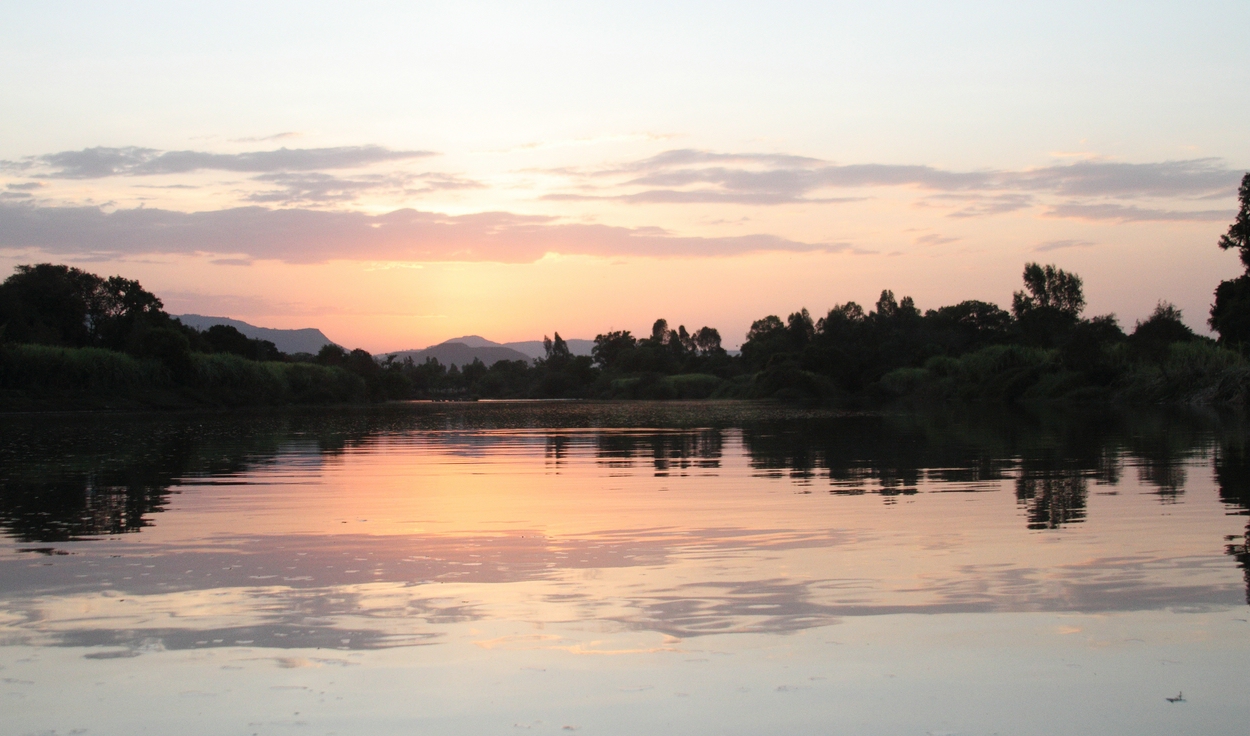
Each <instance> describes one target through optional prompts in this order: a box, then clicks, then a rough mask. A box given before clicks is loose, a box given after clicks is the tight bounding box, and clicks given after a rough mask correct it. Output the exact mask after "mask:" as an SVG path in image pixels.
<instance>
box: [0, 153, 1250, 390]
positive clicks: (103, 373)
mask: <svg viewBox="0 0 1250 736" xmlns="http://www.w3.org/2000/svg"><path fill="white" fill-rule="evenodd" d="M1239 199H1240V209H1239V212H1238V215H1237V218H1236V220H1235V221H1234V223H1233V224H1232V225H1231V226H1230V227H1229V230H1228V233H1227V234H1226V235H1225V236H1224V237H1222V238H1221V239H1220V242H1219V246H1220V247H1221V248H1225V249H1229V248H1236V249H1238V250H1239V251H1240V252H1241V259H1242V263H1243V264H1244V265H1245V266H1246V272H1245V274H1243V275H1242V276H1240V277H1239V278H1237V279H1233V280H1230V281H1225V282H1222V283H1221V284H1220V285H1219V286H1218V288H1217V289H1216V293H1215V304H1214V305H1213V306H1212V308H1211V317H1210V320H1209V324H1210V326H1211V327H1212V329H1213V330H1215V331H1216V332H1217V333H1218V334H1219V340H1218V341H1215V340H1212V339H1210V338H1207V337H1203V336H1199V335H1196V334H1195V333H1194V332H1193V331H1192V330H1191V329H1190V328H1189V327H1187V326H1186V325H1185V324H1184V322H1183V321H1182V320H1181V316H1182V315H1181V312H1180V310H1178V309H1176V308H1175V307H1174V306H1172V305H1170V304H1167V303H1164V302H1160V303H1159V305H1158V307H1157V308H1156V309H1155V311H1154V313H1153V314H1152V315H1150V316H1149V317H1148V318H1147V319H1146V320H1145V321H1141V322H1138V323H1136V324H1135V325H1134V326H1133V328H1132V330H1131V331H1128V332H1126V331H1125V329H1124V328H1123V327H1122V326H1121V325H1120V324H1119V322H1118V321H1117V319H1116V317H1115V315H1101V316H1093V317H1086V316H1085V315H1084V309H1085V296H1084V292H1083V285H1082V282H1081V279H1080V277H1079V276H1077V275H1076V274H1071V273H1067V272H1065V271H1063V270H1061V269H1058V268H1056V267H1055V266H1053V265H1048V266H1042V265H1039V264H1036V263H1030V264H1027V265H1026V266H1025V268H1024V274H1023V281H1024V284H1023V286H1024V288H1023V289H1022V290H1021V291H1018V292H1016V293H1015V295H1014V297H1013V299H1012V303H1011V307H1010V310H1006V309H1003V308H1001V307H999V306H998V305H995V304H991V303H988V302H981V301H964V302H960V303H958V304H954V305H951V306H945V307H941V308H939V309H930V310H927V311H924V312H922V311H921V310H920V309H919V308H918V307H917V306H916V305H915V303H914V301H913V300H912V299H911V298H910V297H903V298H902V299H897V298H895V296H894V293H893V292H892V291H889V290H886V291H883V292H882V293H881V297H880V298H879V299H878V300H877V302H876V304H875V305H873V308H872V309H869V310H866V309H865V308H864V307H862V306H860V305H859V304H856V303H855V302H847V303H845V304H840V305H837V306H835V307H833V308H832V309H830V310H829V311H828V312H827V313H826V314H825V315H824V316H821V317H819V318H815V319H814V318H813V317H812V315H811V314H809V312H808V311H807V309H805V308H801V309H799V310H798V311H795V312H793V313H791V314H789V316H788V317H787V318H786V319H784V320H783V319H781V318H780V317H778V316H776V315H769V316H767V317H764V318H763V319H759V320H756V321H755V322H754V323H753V324H752V325H751V329H750V331H749V332H748V333H747V335H746V339H745V342H744V343H743V344H742V349H741V353H740V354H738V355H731V354H729V353H728V352H727V351H726V350H725V349H724V348H723V347H722V345H721V336H720V333H719V332H718V331H717V330H716V329H714V328H711V327H702V328H700V329H697V330H694V331H687V329H686V327H685V326H684V325H679V326H678V327H677V328H676V329H672V328H670V326H669V324H668V322H667V321H666V320H664V319H659V320H656V322H655V324H654V325H653V326H652V329H651V333H650V334H649V335H646V336H643V337H635V336H634V335H633V334H631V333H630V332H629V331H615V332H608V333H605V334H600V335H597V336H596V337H595V345H594V349H593V351H592V354H591V355H590V356H576V355H573V354H572V353H571V352H570V351H569V349H568V346H567V345H566V344H565V342H564V340H563V339H561V337H560V335H559V333H558V332H557V333H554V334H555V336H554V338H544V345H545V347H546V354H545V356H544V357H543V358H540V359H538V360H535V361H533V362H530V361H522V360H518V361H500V362H497V363H495V364H494V365H490V366H487V365H485V364H483V363H482V362H481V361H474V362H473V363H470V364H468V365H465V366H444V365H442V364H440V363H439V362H438V361H436V360H433V359H430V360H427V361H426V362H424V363H415V362H413V361H412V360H411V358H409V359H405V360H402V361H400V360H395V359H394V357H393V356H391V357H387V358H384V359H378V358H375V357H374V356H372V355H370V354H369V353H368V352H366V351H364V350H359V349H357V350H351V351H348V350H345V349H344V348H342V347H339V346H337V345H327V346H325V347H324V348H323V349H322V350H321V351H320V352H319V353H318V354H317V355H308V354H301V355H285V354H283V353H281V352H279V351H278V350H277V348H276V347H275V346H274V345H273V343H270V342H267V341H262V340H255V339H249V338H247V337H246V336H244V335H243V334H241V333H240V332H238V330H236V329H235V328H233V327H228V326H224V325H219V326H214V327H211V328H209V329H208V330H205V331H202V332H201V331H199V330H196V329H193V328H191V327H189V326H187V325H184V324H182V323H181V322H179V321H178V320H177V319H175V318H173V317H171V316H169V315H168V314H166V313H165V312H164V310H163V305H162V303H161V300H160V299H159V298H157V297H156V296H155V295H154V294H152V293H150V292H148V291H145V290H144V289H143V288H142V287H141V286H140V285H139V283H138V282H137V281H131V280H128V279H125V278H122V277H120V276H113V277H110V278H102V277H100V276H97V275H95V274H91V273H87V272H85V271H82V270H79V269H77V268H71V267H68V266H63V265H53V264H39V265H34V266H19V267H18V268H17V269H16V272H15V273H14V274H13V275H12V276H10V277H9V278H8V279H7V280H5V281H4V283H3V284H0V405H2V406H6V407H9V408H20V407H23V406H29V407H32V408H38V407H49V406H66V407H93V406H127V405H144V406H154V405H155V406H163V405H169V406H183V405H224V406H247V405H281V404H300V403H341V402H364V401H375V402H376V401H387V400H403V399H449V400H450V399H477V398H603V399H702V398H772V399H786V400H817V401H826V402H853V403H854V402H858V403H867V402H887V401H1008V402H1010V401H1028V400H1039V401H1045V400H1072V401H1090V400H1098V401H1122V402H1130V403H1158V402H1186V403H1230V404H1244V403H1245V402H1246V400H1247V398H1248V397H1250V363H1248V362H1247V360H1246V357H1245V351H1246V349H1247V346H1250V174H1247V175H1246V176H1245V178H1243V180H1242V183H1241V188H1240V191H1239Z"/></svg>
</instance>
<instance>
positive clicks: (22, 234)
mask: <svg viewBox="0 0 1250 736" xmlns="http://www.w3.org/2000/svg"><path fill="white" fill-rule="evenodd" d="M0 247H4V248H39V249H41V250H44V251H46V252H49V253H54V254H76V255H77V254H82V255H89V254H96V255H98V254H117V255H125V254H144V253H167V254H176V253H216V254H223V255H228V256H243V257H246V258H254V259H277V260H281V261H286V262H289V263H317V262H324V261H328V260H335V259H343V260H356V261H404V262H428V261H494V262H506V263H530V262H533V261H536V260H538V259H539V258H541V257H543V255H545V254H547V253H562V254H566V255H592V256H616V255H642V256H657V257H664V256H730V255H739V254H744V253H751V252H761V251H783V252H827V253H832V252H859V251H857V249H855V248H854V247H853V246H852V245H850V244H848V243H805V242H800V241H795V240H789V239H786V238H781V237H777V236H773V235H764V234H757V235H742V236H733V237H684V236H679V235H674V234H672V233H670V232H668V231H665V230H662V229H660V228H654V227H642V228H625V227H612V226H607V225H595V224H580V223H566V222H561V221H559V220H557V219H555V218H552V217H542V216H527V215H516V214H511V213H507V212H485V213H480V214H472V215H461V216H451V215H443V214H439V213H434V212H420V211H417V210H411V209H401V210H396V211H394V212H390V213H387V214H383V215H368V214H364V213H359V212H327V211H321V210H312V209H301V208H289V209H278V210H271V209H267V208H264V207H236V208H231V209H224V210H216V211H209V212H174V211H170V210H162V209H156V208H136V209H121V210H117V211H114V212H105V211H104V210H102V209H100V208H98V207H39V206H32V205H5V204H0Z"/></svg>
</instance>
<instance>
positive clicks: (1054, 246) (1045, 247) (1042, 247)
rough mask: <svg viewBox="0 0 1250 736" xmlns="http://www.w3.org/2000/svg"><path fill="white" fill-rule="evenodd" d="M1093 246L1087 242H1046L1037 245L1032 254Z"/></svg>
mask: <svg viewBox="0 0 1250 736" xmlns="http://www.w3.org/2000/svg"><path fill="white" fill-rule="evenodd" d="M1093 245H1094V244H1093V243H1091V242H1090V241H1088V240H1048V241H1046V242H1045V243H1039V244H1038V245H1037V247H1035V248H1034V249H1033V252H1034V253H1049V252H1051V251H1055V250H1063V249H1064V248H1089V247H1092V246H1093Z"/></svg>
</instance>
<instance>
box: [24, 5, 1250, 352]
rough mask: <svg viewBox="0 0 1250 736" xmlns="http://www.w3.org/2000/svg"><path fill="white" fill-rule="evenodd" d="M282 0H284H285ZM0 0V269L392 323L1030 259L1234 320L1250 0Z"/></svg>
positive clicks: (682, 306) (543, 321)
mask: <svg viewBox="0 0 1250 736" xmlns="http://www.w3.org/2000/svg"><path fill="white" fill-rule="evenodd" d="M258 5H259V6H261V7H258ZM1005 5H1008V4H991V3H945V4H936V3H919V2H916V3H906V2H899V3H872V4H869V3H856V4H851V3H797V2H794V3H777V2H774V3H768V4H763V3H752V4H745V3H726V2H719V3H696V2H689V3H683V4H680V5H677V4H673V3H645V2H630V3H612V4H607V3H598V4H592V3H543V4H539V3H532V4H521V3H499V4H491V3H473V2H456V3H435V2H428V3H370V2H358V3H350V4H347V3H344V4H322V3H311V2H302V3H289V4H282V3H263V4H258V3H229V2H218V3H212V4H197V5H190V4H188V5H182V4H178V3H169V2H162V3H107V4H105V3H57V2H42V3H19V2H8V1H0V17H2V18H3V22H2V23H0V65H2V68H3V69H4V73H3V74H2V75H0V121H2V122H0V272H2V273H3V274H5V275H7V274H8V273H9V272H11V268H12V266H14V265H16V264H21V263H32V262H41V261H54V262H62V263H70V264H73V265H77V266H79V267H81V268H84V269H87V270H90V271H94V272H97V273H102V274H106V275H109V274H114V273H120V274H122V275H125V276H128V277H131V278H137V279H139V280H140V281H141V282H142V283H143V284H144V286H145V287H147V288H148V289H150V290H152V291H154V292H156V293H157V294H158V295H159V296H161V297H162V298H163V299H164V302H165V306H166V308H167V310H168V311H169V312H171V313H175V314H177V313H188V312H193V313H199V314H207V315H216V316H228V317H234V318H237V319H242V320H245V321H248V322H251V323H253V324H258V325H262V326H267V327H319V328H321V329H322V330H323V331H324V332H325V333H326V334H327V335H328V336H329V337H330V338H331V339H333V340H335V341H336V342H339V343H341V344H344V345H346V346H348V347H363V348H365V349H366V350H370V351H372V352H383V351H388V350H398V349H404V348H413V347H423V346H426V345H429V344H432V343H436V342H440V341H442V340H444V339H447V338H450V337H455V336H459V335H464V334H470V333H472V334H480V335H483V336H485V337H487V338H490V339H493V340H498V341H501V342H502V341H510V340H529V339H536V338H539V337H541V336H542V335H543V334H551V333H552V332H553V331H556V330H558V331H559V332H560V333H561V335H563V336H564V337H566V338H568V337H581V338H590V337H593V336H594V335H595V334H596V333H599V332H604V331H606V330H608V329H629V330H633V331H634V332H635V333H640V332H649V330H650V325H651V323H652V321H654V320H655V318H657V317H665V318H667V319H668V320H669V322H670V323H671V324H672V325H674V326H675V325H678V324H684V325H686V326H687V327H689V328H691V329H694V328H698V327H700V326H703V325H710V326H713V327H717V328H719V329H720V331H721V333H722V335H724V337H725V342H726V345H727V346H730V347H735V346H737V345H738V344H739V343H740V342H741V341H742V338H743V335H744V333H745V332H746V330H747V328H748V327H749V326H750V323H751V321H752V320H754V319H758V318H760V317H763V316H765V315H767V314H778V315H781V316H782V317H783V318H784V316H785V315H786V314H788V313H789V312H792V311H795V310H797V309H798V308H800V307H807V308H808V309H809V310H811V312H812V313H813V314H814V315H816V316H820V315H823V314H824V313H825V312H826V311H827V310H828V309H829V308H830V307H831V306H833V305H834V304H838V303H842V302H845V301H849V300H854V301H857V302H859V303H861V304H863V305H865V306H869V305H871V304H872V303H874V302H875V301H876V299H877V296H878V294H879V293H880V291H881V290H882V289H884V288H889V289H893V290H894V292H895V293H896V294H897V295H898V296H900V297H901V296H903V295H904V294H906V295H911V296H913V297H914V298H915V300H916V303H917V305H918V306H919V307H920V308H922V309H927V308H936V307H938V306H941V305H944V304H950V303H954V302H957V301H960V300H963V299H973V298H975V299H983V300H987V301H993V302H997V303H998V304H1000V305H1002V306H1007V305H1008V304H1009V303H1010V300H1011V292H1012V291H1013V290H1015V289H1018V288H1020V273H1021V270H1022V267H1023V265H1024V263H1025V262H1027V261H1034V260H1035V261H1040V262H1042V263H1055V264H1057V265H1058V266H1059V267H1061V268H1063V269H1066V270H1070V271H1075V272H1076V273H1078V274H1080V275H1081V276H1082V277H1083V278H1084V280H1085V291H1086V296H1087V298H1088V301H1089V306H1088V309H1087V314H1104V313H1108V312H1113V313H1115V314H1116V315H1117V316H1118V317H1119V319H1120V321H1121V324H1122V325H1123V326H1125V327H1126V328H1127V329H1131V328H1132V326H1133V323H1134V321H1135V320H1137V319H1141V318H1144V317H1145V316H1146V315H1147V314H1148V313H1149V312H1150V311H1151V310H1152V309H1153V308H1154V306H1155V304H1156V303H1157V302H1158V301H1159V300H1160V299H1164V300H1168V301H1171V302H1173V303H1175V304H1176V305H1177V306H1179V307H1181V308H1182V309H1183V310H1184V313H1185V318H1186V321H1187V322H1188V323H1189V324H1190V325H1191V326H1193V327H1195V328H1196V329H1199V330H1201V331H1203V332H1204V333H1205V332H1206V325H1205V320H1206V316H1207V310H1208V307H1209V304H1210V302H1211V299H1212V296H1211V295H1212V291H1213V290H1214V288H1215V285H1216V284H1217V283H1218V282H1219V281H1220V280H1221V279H1225V278H1230V277H1232V276H1235V275H1236V274H1237V273H1239V271H1240V265H1239V263H1238V261H1237V256H1236V254H1235V253H1226V252H1221V251H1220V250H1219V249H1218V248H1217V247H1216V241H1217V239H1218V237H1219V235H1220V234H1221V233H1223V232H1224V231H1225V230H1226V229H1227V227H1228V224H1229V223H1230V222H1231V220H1232V217H1233V214H1234V211H1235V206H1236V186H1237V182H1238V181H1239V180H1240V178H1241V176H1242V174H1243V173H1245V172H1246V171H1248V170H1250V44H1247V43H1245V41H1244V36H1245V29H1247V28H1250V3H1246V2H1244V0H1240V1H1239V0H1230V1H1229V2H1186V3H1102V4H1099V6H1098V7H1092V6H1091V4H1089V3H1061V2H1047V3H1012V4H1009V5H1010V7H1003V6H1005Z"/></svg>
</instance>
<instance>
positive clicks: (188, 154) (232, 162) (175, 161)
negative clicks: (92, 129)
mask: <svg viewBox="0 0 1250 736" xmlns="http://www.w3.org/2000/svg"><path fill="white" fill-rule="evenodd" d="M433 155H435V154H434V152H432V151H396V150H392V149H389V148H385V147H383V146H342V147H338V148H279V149H277V150H274V151H250V152H246V153H209V152H205V151H160V150H157V149H154V148H139V147H135V146H130V147H125V148H104V147H96V148H84V149H83V150H81V151H61V152H59V153H49V154H45V155H43V156H34V157H31V158H27V159H22V160H20V161H5V162H3V163H4V165H5V168H7V169H9V170H14V171H36V172H40V173H41V175H42V176H46V177H48V178H58V179H100V178H104V177H110V176H151V175H157V174H186V173H190V172H193V171H208V170H211V171H235V172H246V173H276V172H293V171H321V170H326V169H330V170H334V169H354V168H360V167H364V166H370V165H373V164H378V163H385V162H392V161H407V160H411V159H417V158H425V157H428V156H433Z"/></svg>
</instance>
